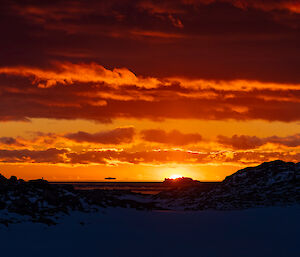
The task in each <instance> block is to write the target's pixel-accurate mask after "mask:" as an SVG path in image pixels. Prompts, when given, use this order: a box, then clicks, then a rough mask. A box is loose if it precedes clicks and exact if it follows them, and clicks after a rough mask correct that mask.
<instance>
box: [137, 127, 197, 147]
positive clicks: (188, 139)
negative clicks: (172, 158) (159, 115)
mask: <svg viewBox="0 0 300 257" xmlns="http://www.w3.org/2000/svg"><path fill="white" fill-rule="evenodd" d="M141 134H142V138H143V139H144V140H145V141H149V142H155V143H162V144H167V145H178V146H181V145H188V144H193V143H198V142H200V141H201V140H202V136H201V135H199V134H197V133H189V134H183V133H181V132H180V131H178V130H172V131H170V132H166V131H164V130H161V129H148V130H143V131H141Z"/></svg>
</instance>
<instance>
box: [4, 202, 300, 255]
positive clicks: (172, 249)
mask: <svg viewBox="0 0 300 257" xmlns="http://www.w3.org/2000/svg"><path fill="white" fill-rule="evenodd" d="M299 217H300V205H295V206H291V207H269V208H260V209H247V210H242V211H202V212H201V211H194V212H186V211H185V212H179V211H177V212H175V211H137V210H133V209H122V208H104V209H100V211H99V212H96V213H82V212H75V211H74V212H72V213H71V214H70V215H69V216H68V215H66V216H63V217H62V218H61V219H60V220H59V224H57V225H53V226H47V225H45V224H41V223H32V222H22V223H20V224H11V225H9V226H8V227H6V226H4V225H1V226H0V245H1V250H0V251H1V256H5V257H17V256H22V257H26V256H30V257H34V256H39V257H47V256H49V257H50V256H51V257H53V256H58V257H60V256H64V257H68V256H72V257H73V256H78V257H85V256H103V257H125V256H127V257H168V256H172V257H194V256H195V257H196V256H197V257H199V256H203V257H210V256H211V257H219V256H220V257H221V256H222V257H226V256H230V257H233V256H236V257H247V256H249V257H250V256H251V257H260V256H261V257H268V256H270V257H277V256H278V257H280V256H282V257H297V256H300V244H299V238H300V232H299V231H300V222H299Z"/></svg>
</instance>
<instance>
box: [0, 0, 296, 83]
mask: <svg viewBox="0 0 300 257" xmlns="http://www.w3.org/2000/svg"><path fill="white" fill-rule="evenodd" d="M0 12H1V13H0V17H1V24H0V33H1V34H2V37H1V42H0V47H1V49H5V51H2V53H0V65H1V66H4V65H5V66H12V65H14V66H15V65H26V66H35V67H49V63H50V61H53V60H56V61H70V62H88V63H89V62H96V63H100V64H102V65H105V66H106V67H108V68H113V67H127V68H128V69H130V70H132V71H133V72H135V73H137V74H141V75H145V76H148V75H151V76H155V77H166V76H184V77H198V78H200V77H201V78H206V79H236V78H244V79H254V80H261V81H276V82H278V81H281V82H294V83H299V82H300V77H299V73H298V71H297V67H299V66H300V63H299V62H300V61H299V60H300V58H299V51H298V45H299V44H300V35H299V26H300V19H299V3H298V1H288V0H285V1H240V0H239V1H235V0H228V1H227V0H224V1H207V0H205V1H202V0H201V1H185V0H183V1H179V0H175V1H135V0H132V1H95V0H94V1H89V2H88V3H87V2H86V1H78V0H76V1H75V0H69V1H2V2H1V8H0Z"/></svg>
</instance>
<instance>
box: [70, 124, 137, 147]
mask: <svg viewBox="0 0 300 257" xmlns="http://www.w3.org/2000/svg"><path fill="white" fill-rule="evenodd" d="M134 134H135V130H134V128H132V127H130V128H116V129H114V130H110V131H103V132H98V133H95V134H90V133H87V132H83V131H79V132H77V133H70V134H66V135H65V136H64V137H65V138H68V139H71V140H73V141H76V142H89V143H97V144H122V143H131V142H132V141H133V137H134Z"/></svg>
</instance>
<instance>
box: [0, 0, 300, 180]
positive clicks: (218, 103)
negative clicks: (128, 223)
mask: <svg viewBox="0 0 300 257" xmlns="http://www.w3.org/2000/svg"><path fill="white" fill-rule="evenodd" d="M0 19H1V22H0V27H1V40H0V47H1V52H0V132H1V133H0V173H2V174H3V175H5V176H8V177H9V176H11V175H16V176H17V177H19V178H23V179H33V178H41V177H43V178H45V179H48V180H52V181H68V180H69V181H70V180H71V181H76V180H82V181H101V180H104V178H105V177H116V178H117V180H118V181H159V180H163V179H164V178H165V177H169V176H171V175H173V174H179V175H182V176H188V177H192V178H194V179H198V180H202V181H205V180H222V179H224V177H225V176H227V175H230V174H232V173H233V172H235V171H236V170H238V169H241V168H243V167H246V166H253V165H257V164H259V163H261V162H264V161H271V160H276V159H282V160H284V161H293V162H298V161H300V1H299V0H294V1H293V0H264V1H263V0H252V1H244V0H165V1H161V0H160V1H158V0H157V1H155V0H110V1H104V0H103V1H98V0H97V1H96V0H89V1H83V0H81V1H80V0H65V1H56V0H51V1H40V0H31V1H21V0H20V1H11V0H2V1H1V5H0Z"/></svg>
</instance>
